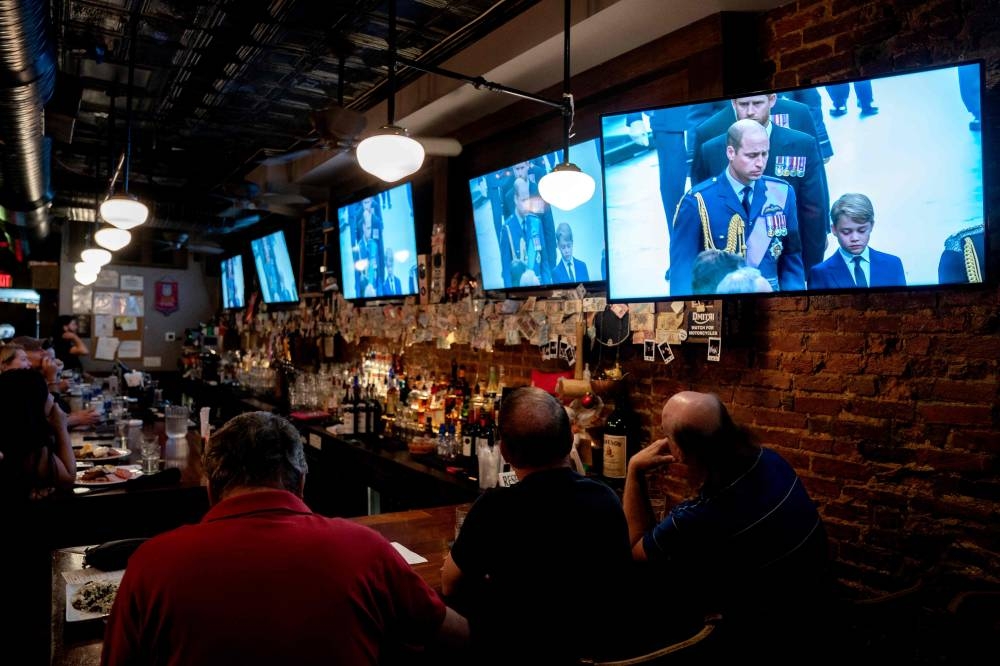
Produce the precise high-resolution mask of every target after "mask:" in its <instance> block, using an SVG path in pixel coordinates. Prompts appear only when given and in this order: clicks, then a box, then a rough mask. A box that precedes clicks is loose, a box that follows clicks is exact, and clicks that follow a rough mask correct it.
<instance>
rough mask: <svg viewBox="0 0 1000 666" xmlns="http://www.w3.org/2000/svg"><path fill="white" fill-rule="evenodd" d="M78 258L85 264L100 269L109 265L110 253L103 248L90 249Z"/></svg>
mask: <svg viewBox="0 0 1000 666" xmlns="http://www.w3.org/2000/svg"><path fill="white" fill-rule="evenodd" d="M80 258H81V259H83V260H84V261H85V262H86V263H88V264H91V265H92V266H97V267H98V268H100V267H101V266H104V265H107V264H108V263H110V261H111V253H110V252H108V251H107V250H105V249H103V248H99V247H92V248H88V249H86V250H84V251H83V252H81V253H80Z"/></svg>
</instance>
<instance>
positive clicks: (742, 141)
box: [670, 119, 805, 296]
mask: <svg viewBox="0 0 1000 666" xmlns="http://www.w3.org/2000/svg"><path fill="white" fill-rule="evenodd" d="M726 137H727V140H726V156H727V159H728V161H729V164H728V166H727V167H726V168H725V170H723V171H722V172H721V173H720V174H719V175H717V176H715V177H714V178H711V179H709V180H706V181H704V182H702V183H699V184H698V185H696V186H694V187H692V188H691V190H690V191H689V192H688V193H687V194H685V195H684V198H683V199H681V204H680V206H679V207H678V209H677V216H676V218H674V234H673V236H672V237H671V239H670V276H671V279H670V295H671V296H686V295H690V294H691V293H692V288H691V269H692V266H693V264H694V260H695V258H696V257H697V256H698V253H699V252H701V251H702V250H707V249H719V250H725V251H726V252H732V253H735V254H739V255H741V256H742V257H744V258H745V260H746V264H747V265H748V266H750V267H752V268H757V269H758V270H760V272H761V275H762V276H763V277H764V278H765V279H766V280H767V281H768V282H769V283H770V284H771V288H772V289H773V290H774V291H794V290H801V289H804V288H805V279H804V274H805V271H804V269H803V266H802V243H801V240H800V238H799V223H798V216H797V212H796V201H795V191H794V190H793V189H792V187H791V186H790V185H789V184H788V183H786V182H785V181H783V180H781V179H779V178H772V177H770V176H765V175H764V168H765V166H766V164H767V159H768V150H769V143H770V142H769V138H768V135H767V132H766V131H765V130H764V128H763V127H762V126H761V124H760V123H758V122H757V121H756V120H749V119H747V120H738V121H736V122H735V123H733V124H732V125H731V126H730V128H729V131H728V132H727V134H726Z"/></svg>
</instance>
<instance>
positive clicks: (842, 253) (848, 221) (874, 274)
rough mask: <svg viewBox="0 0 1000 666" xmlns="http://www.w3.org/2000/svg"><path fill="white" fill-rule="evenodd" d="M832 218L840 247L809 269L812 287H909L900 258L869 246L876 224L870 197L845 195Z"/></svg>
mask: <svg viewBox="0 0 1000 666" xmlns="http://www.w3.org/2000/svg"><path fill="white" fill-rule="evenodd" d="M830 221H831V222H832V224H831V229H832V231H833V235H834V237H835V238H836V239H837V242H838V243H839V244H840V248H839V249H838V250H837V251H836V252H835V253H834V254H833V255H831V256H830V258H829V259H827V260H826V261H824V262H823V263H821V264H816V265H815V266H813V267H812V269H811V270H810V271H809V288H810V289H863V288H867V287H896V286H901V287H902V286H906V275H905V274H904V273H903V262H902V261H900V259H899V257H897V256H895V255H891V254H887V253H885V252H879V251H878V250H873V249H872V248H870V247H868V241H869V240H870V238H871V233H872V228H873V227H874V226H875V209H874V207H873V206H872V202H871V200H870V199H869V198H868V197H866V196H865V195H863V194H855V193H848V194H845V195H843V196H842V197H840V198H839V199H837V200H836V201H835V202H834V204H833V207H832V208H831V209H830Z"/></svg>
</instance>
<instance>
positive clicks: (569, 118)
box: [562, 0, 576, 163]
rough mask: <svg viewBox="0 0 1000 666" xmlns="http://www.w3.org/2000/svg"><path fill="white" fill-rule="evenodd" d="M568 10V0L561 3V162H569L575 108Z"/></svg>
mask: <svg viewBox="0 0 1000 666" xmlns="http://www.w3.org/2000/svg"><path fill="white" fill-rule="evenodd" d="M569 12H570V0H565V2H564V3H563V110H562V113H563V162H566V163H569V137H570V136H571V132H572V131H573V116H574V114H575V112H576V111H575V108H574V105H573V95H572V93H570V90H569V78H570V67H569V28H570V25H569Z"/></svg>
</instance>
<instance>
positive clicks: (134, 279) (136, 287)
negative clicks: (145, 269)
mask: <svg viewBox="0 0 1000 666" xmlns="http://www.w3.org/2000/svg"><path fill="white" fill-rule="evenodd" d="M142 282H143V281H142V276H141V275H123V276H121V287H120V288H121V289H122V291H142Z"/></svg>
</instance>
